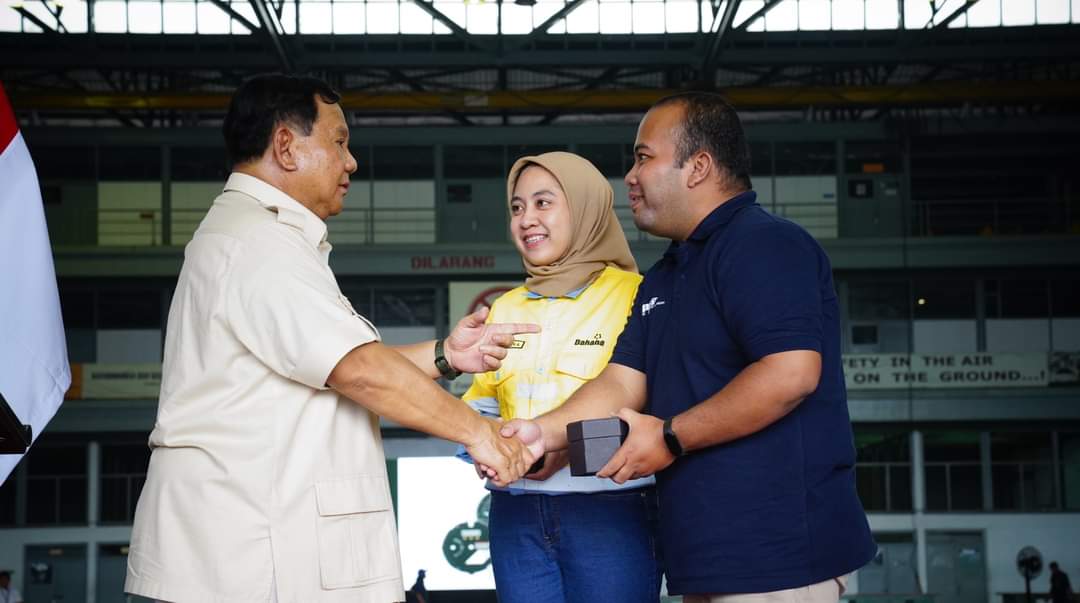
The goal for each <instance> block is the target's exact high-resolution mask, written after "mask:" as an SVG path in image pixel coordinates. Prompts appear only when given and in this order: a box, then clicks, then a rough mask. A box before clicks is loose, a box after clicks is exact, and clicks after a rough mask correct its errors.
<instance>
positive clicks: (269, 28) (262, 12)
mask: <svg viewBox="0 0 1080 603" xmlns="http://www.w3.org/2000/svg"><path fill="white" fill-rule="evenodd" d="M251 7H252V8H254V9H255V15H256V16H257V17H258V18H259V24H260V25H262V27H261V29H262V31H263V32H265V34H266V37H267V38H269V40H270V45H271V46H273V47H274V52H275V53H277V57H278V62H279V63H280V65H281V69H282V71H284V72H285V73H293V72H294V71H296V66H295V64H294V63H293V60H292V57H291V56H290V55H289V49H288V47H287V46H286V43H285V39H284V36H285V29H284V28H283V27H282V26H281V21H280V20H279V19H278V16H277V13H276V12H274V11H271V10H270V7H268V6H267V4H266V0H251Z"/></svg>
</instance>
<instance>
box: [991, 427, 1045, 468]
mask: <svg viewBox="0 0 1080 603" xmlns="http://www.w3.org/2000/svg"><path fill="white" fill-rule="evenodd" d="M990 438H991V440H990V441H991V446H990V456H991V458H992V459H993V461H994V463H995V464H997V463H1003V462H1010V461H1021V462H1029V463H1030V462H1046V463H1048V462H1050V460H1051V441H1050V434H1049V433H1047V432H1014V433H994V434H991V436H990Z"/></svg>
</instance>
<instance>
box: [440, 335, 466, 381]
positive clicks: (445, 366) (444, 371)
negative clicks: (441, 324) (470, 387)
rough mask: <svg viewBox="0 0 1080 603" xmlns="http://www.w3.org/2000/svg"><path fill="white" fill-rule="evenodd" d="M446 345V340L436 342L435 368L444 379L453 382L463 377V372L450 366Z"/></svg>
mask: <svg viewBox="0 0 1080 603" xmlns="http://www.w3.org/2000/svg"><path fill="white" fill-rule="evenodd" d="M445 343H446V340H445V339H437V340H435V368H436V369H438V370H439V374H440V375H442V377H443V379H446V380H448V381H453V380H454V379H457V378H458V376H459V375H461V371H459V370H457V369H455V368H454V367H452V366H450V361H449V360H447V359H446V350H445V349H444V348H443V346H444V345H445Z"/></svg>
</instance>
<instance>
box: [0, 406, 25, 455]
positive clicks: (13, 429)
mask: <svg viewBox="0 0 1080 603" xmlns="http://www.w3.org/2000/svg"><path fill="white" fill-rule="evenodd" d="M30 433H31V432H30V426H29V425H23V423H22V421H20V420H19V417H17V416H15V411H13V410H11V407H10V406H8V403H7V400H5V399H4V394H0V454H23V453H24V452H26V449H27V448H29V447H30V442H31V441H32V438H31V437H30Z"/></svg>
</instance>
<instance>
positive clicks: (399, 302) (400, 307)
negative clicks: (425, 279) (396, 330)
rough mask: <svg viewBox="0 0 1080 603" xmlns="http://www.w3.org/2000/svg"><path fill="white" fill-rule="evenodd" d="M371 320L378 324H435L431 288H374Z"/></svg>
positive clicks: (396, 325)
mask: <svg viewBox="0 0 1080 603" xmlns="http://www.w3.org/2000/svg"><path fill="white" fill-rule="evenodd" d="M372 322H374V323H375V324H377V325H379V326H387V327H390V326H395V327H398V326H431V325H434V324H435V291H434V290H433V289H376V290H375V308H374V317H373V318H372Z"/></svg>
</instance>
